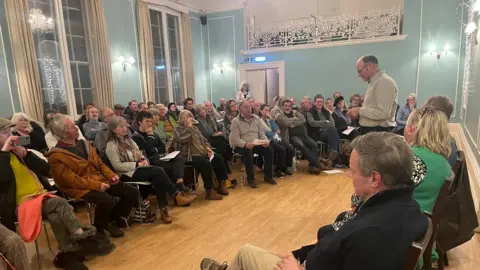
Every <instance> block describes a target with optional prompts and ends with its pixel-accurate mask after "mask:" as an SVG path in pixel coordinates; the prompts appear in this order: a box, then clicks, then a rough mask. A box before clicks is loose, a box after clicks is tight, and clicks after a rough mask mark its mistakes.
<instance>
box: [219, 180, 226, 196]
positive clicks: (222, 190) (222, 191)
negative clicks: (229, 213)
mask: <svg viewBox="0 0 480 270" xmlns="http://www.w3.org/2000/svg"><path fill="white" fill-rule="evenodd" d="M217 193H218V194H220V195H228V190H227V187H226V186H225V181H222V182H220V183H218V188H217Z"/></svg>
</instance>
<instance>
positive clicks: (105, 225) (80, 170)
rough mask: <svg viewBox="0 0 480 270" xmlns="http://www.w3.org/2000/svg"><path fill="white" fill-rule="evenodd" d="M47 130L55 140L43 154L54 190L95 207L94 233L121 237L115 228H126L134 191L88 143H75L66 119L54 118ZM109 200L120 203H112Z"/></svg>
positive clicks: (74, 129) (74, 128) (71, 124)
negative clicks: (120, 179)
mask: <svg viewBox="0 0 480 270" xmlns="http://www.w3.org/2000/svg"><path fill="white" fill-rule="evenodd" d="M50 128H51V131H52V133H53V135H54V136H56V137H57V138H59V142H58V143H57V145H56V146H55V147H53V148H52V149H51V150H50V152H49V153H48V155H47V157H48V163H50V165H51V170H50V173H51V175H52V176H53V178H54V179H55V183H56V184H57V186H58V188H59V189H60V190H61V191H63V192H64V193H65V194H67V196H69V197H71V198H75V199H77V200H79V199H84V200H85V201H87V202H90V203H94V204H95V205H96V207H95V223H94V225H95V227H97V230H98V232H100V233H105V231H108V233H109V234H110V235H111V236H112V237H122V236H124V233H123V232H122V231H121V230H120V229H119V227H124V226H126V224H125V222H124V219H126V218H128V216H129V214H130V210H131V209H132V207H133V206H134V205H135V204H136V203H137V199H138V197H139V196H140V194H139V192H138V190H137V189H136V188H134V187H132V186H128V185H126V184H124V183H120V181H119V177H118V176H117V175H116V174H115V173H114V172H113V171H112V170H111V169H110V168H108V166H107V165H105V164H104V163H103V162H102V160H101V158H100V157H99V156H98V154H97V151H96V149H95V147H94V146H93V145H92V144H91V143H89V142H88V141H85V140H77V138H78V132H79V130H78V127H77V126H75V123H74V122H73V121H72V119H70V118H69V117H68V116H66V115H62V114H58V115H56V116H55V117H54V118H53V119H52V121H51V123H50ZM113 197H119V198H120V200H119V201H118V202H116V203H115V201H114V199H113ZM111 221H114V223H111Z"/></svg>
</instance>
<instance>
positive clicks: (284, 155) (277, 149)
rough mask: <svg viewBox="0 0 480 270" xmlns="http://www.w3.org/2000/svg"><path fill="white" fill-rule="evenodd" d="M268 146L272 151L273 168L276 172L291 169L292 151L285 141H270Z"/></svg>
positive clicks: (291, 147)
mask: <svg viewBox="0 0 480 270" xmlns="http://www.w3.org/2000/svg"><path fill="white" fill-rule="evenodd" d="M270 146H271V147H272V148H273V151H274V159H275V167H276V169H277V170H280V169H286V168H287V167H292V164H293V155H294V149H293V146H292V145H291V144H289V143H288V142H287V141H285V140H282V141H280V142H276V141H270Z"/></svg>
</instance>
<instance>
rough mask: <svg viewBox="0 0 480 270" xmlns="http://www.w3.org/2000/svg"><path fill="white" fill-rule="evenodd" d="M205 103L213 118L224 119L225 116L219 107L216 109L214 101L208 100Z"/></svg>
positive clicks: (216, 119)
mask: <svg viewBox="0 0 480 270" xmlns="http://www.w3.org/2000/svg"><path fill="white" fill-rule="evenodd" d="M203 104H204V106H205V109H206V111H207V114H208V115H210V116H211V117H212V119H213V120H215V121H219V120H222V119H223V116H222V115H221V114H220V113H219V112H218V111H217V109H215V107H214V106H213V104H212V102H210V101H208V100H206V101H205V102H204V103H203ZM195 111H196V110H195Z"/></svg>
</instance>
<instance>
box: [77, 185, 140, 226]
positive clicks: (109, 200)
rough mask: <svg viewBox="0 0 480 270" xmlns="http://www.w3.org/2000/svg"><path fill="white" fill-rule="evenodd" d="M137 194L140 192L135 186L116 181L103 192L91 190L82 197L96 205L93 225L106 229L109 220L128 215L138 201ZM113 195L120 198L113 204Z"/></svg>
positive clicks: (117, 219) (116, 219)
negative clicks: (116, 182)
mask: <svg viewBox="0 0 480 270" xmlns="http://www.w3.org/2000/svg"><path fill="white" fill-rule="evenodd" d="M138 196H140V194H139V193H138V190H137V189H136V188H134V187H132V186H129V185H126V184H124V183H118V184H116V185H111V186H110V188H109V189H107V190H106V191H105V192H100V191H96V190H92V191H90V192H88V193H87V194H85V196H83V198H82V199H84V200H85V201H87V202H90V203H94V204H95V205H96V206H95V222H94V226H95V227H97V228H98V229H99V230H106V229H107V228H108V226H109V224H110V221H111V220H114V221H119V220H120V218H121V217H123V218H127V217H128V215H129V214H130V210H131V209H132V207H133V206H134V205H135V204H136V203H137V201H138ZM113 197H120V200H119V201H118V202H117V203H116V204H115V202H114V200H113Z"/></svg>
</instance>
